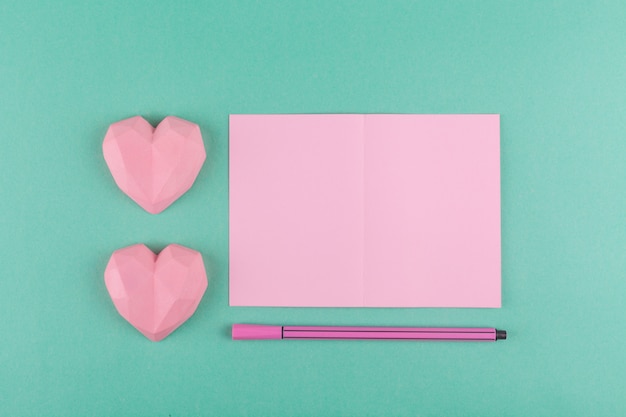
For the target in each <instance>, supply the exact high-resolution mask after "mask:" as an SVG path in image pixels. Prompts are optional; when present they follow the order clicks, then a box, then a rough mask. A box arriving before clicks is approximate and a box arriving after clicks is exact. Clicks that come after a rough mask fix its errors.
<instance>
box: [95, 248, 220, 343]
mask: <svg viewBox="0 0 626 417" xmlns="http://www.w3.org/2000/svg"><path fill="white" fill-rule="evenodd" d="M104 282H105V284H106V287H107V290H108V291H109V295H110V296H111V299H112V300H113V304H115V308H117V311H118V312H119V313H120V314H121V315H122V317H124V318H125V319H126V320H127V321H128V322H129V323H130V324H132V325H133V326H135V328H136V329H137V330H139V331H140V332H141V333H143V335H144V336H146V337H147V338H148V339H150V340H152V341H154V342H158V341H159V340H162V339H164V338H165V337H166V336H167V335H169V334H170V333H172V332H173V331H174V330H176V328H177V327H178V326H180V325H181V324H183V323H184V322H185V321H186V320H187V319H188V318H189V317H191V315H192V314H193V313H194V311H196V307H198V304H199V303H200V300H201V299H202V295H203V294H204V291H205V290H206V288H207V286H208V281H207V276H206V271H205V269H204V263H203V262H202V255H200V253H199V252H196V251H195V250H193V249H189V248H186V247H184V246H180V245H175V244H172V245H169V246H168V247H166V248H165V249H163V250H162V251H161V253H160V254H159V255H158V256H157V255H155V254H154V253H153V252H152V251H151V250H150V249H148V248H147V247H146V246H145V245H143V244H139V245H133V246H128V247H126V248H123V249H118V250H116V251H115V252H113V255H111V259H109V263H108V265H107V267H106V270H105V271H104Z"/></svg>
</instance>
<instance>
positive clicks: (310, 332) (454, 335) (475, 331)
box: [233, 324, 506, 342]
mask: <svg viewBox="0 0 626 417" xmlns="http://www.w3.org/2000/svg"><path fill="white" fill-rule="evenodd" d="M270 339H297V340H304V339H310V340H332V339H338V340H438V341H465V342H471V341H474V342H495V341H496V340H504V339H506V331H505V330H498V329H494V328H491V327H488V328H484V327H469V328H461V327H341V326H321V327H317V326H265V325H258V324H233V340H270Z"/></svg>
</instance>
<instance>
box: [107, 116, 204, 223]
mask: <svg viewBox="0 0 626 417" xmlns="http://www.w3.org/2000/svg"><path fill="white" fill-rule="evenodd" d="M102 151H103V153H104V159H105V160H106V163H107V165H108V167H109V170H110V171H111V174H112V175H113V179H114V180H115V182H116V184H117V186H118V187H119V188H120V189H121V190H122V191H124V193H126V195H128V196H129V197H130V198H132V199H133V200H134V201H135V202H136V203H137V204H139V205H140V206H141V207H143V208H144V209H145V210H146V211H147V212H149V213H152V214H157V213H160V212H162V211H163V210H165V209H166V208H167V207H168V206H169V205H170V204H172V203H173V202H174V201H176V200H177V199H178V198H179V197H180V196H181V195H183V194H184V193H185V192H186V191H187V190H189V188H191V186H192V185H193V182H194V181H195V179H196V177H197V176H198V172H200V168H202V163H203V162H204V160H205V159H206V152H205V150H204V142H203V141H202V134H201V133H200V127H199V126H198V125H197V124H195V123H191V122H188V121H186V120H183V119H180V118H178V117H174V116H168V117H166V118H165V119H163V120H162V121H161V123H159V125H158V126H157V128H156V129H155V128H153V127H152V125H151V124H150V123H148V122H147V121H146V120H145V119H144V118H143V117H141V116H135V117H131V118H130V119H125V120H122V121H120V122H117V123H113V124H112V125H111V126H110V127H109V129H108V130H107V133H106V136H105V137H104V141H103V143H102Z"/></svg>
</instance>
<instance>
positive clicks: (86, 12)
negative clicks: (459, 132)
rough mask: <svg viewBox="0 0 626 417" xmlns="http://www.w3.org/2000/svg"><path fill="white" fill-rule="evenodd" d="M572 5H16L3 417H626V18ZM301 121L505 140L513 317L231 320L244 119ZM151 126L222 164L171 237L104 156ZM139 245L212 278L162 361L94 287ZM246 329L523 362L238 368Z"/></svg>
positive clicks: (391, 359) (0, 389) (442, 313)
mask: <svg viewBox="0 0 626 417" xmlns="http://www.w3.org/2000/svg"><path fill="white" fill-rule="evenodd" d="M579 3H580V4H578V5H576V4H574V3H572V2H568V1H560V2H555V1H551V2H539V1H537V2H535V1H526V2H513V1H510V2H508V1H482V2H478V1H476V2H474V1H466V2H459V1H452V2H439V1H429V2H416V1H414V2H411V1H405V2H400V1H391V2H386V1H380V2H376V1H363V0H360V1H350V2H348V1H324V2H314V1H298V2H291V1H284V2H280V1H249V2H241V1H238V2H231V1H214V2H208V1H176V2H174V1H172V2H164V1H163V2H139V1H133V2H129V1H105V2H87V1H85V2H82V1H80V2H79V1H68V0H66V1H47V2H43V1H40V2H30V1H15V2H9V1H4V0H2V1H0V105H1V106H2V107H1V112H0V141H1V142H0V146H1V147H0V236H1V237H0V254H1V255H0V256H1V258H0V317H1V319H0V335H1V336H0V410H1V411H2V412H3V415H23V416H38V415H51V416H68V415H95V416H99V415H102V416H111V415H148V416H168V415H171V416H185V415H188V416H193V415H209V414H212V415H221V416H230V415H233V416H237V415H239V416H245V415H249V416H253V415H254V416H280V415H297V416H309V415H310V416H313V415H320V416H321V415H324V416H333V415H338V416H348V415H360V416H370V415H371V416H374V415H395V416H418V415H419V416H473V415H481V416H502V415H505V416H528V415H534V416H587V415H597V416H600V415H625V414H626V397H624V395H623V394H624V387H626V353H625V352H626V350H625V347H624V346H626V324H625V323H626V320H625V319H626V25H624V22H626V3H624V2H622V1H615V2H608V1H606V2H603V1H598V2H579ZM308 112H324V113H326V112H328V113H332V112H358V113H360V112H373V113H395V112H398V113H500V114H501V115H502V118H501V123H502V222H503V225H502V226H503V227H502V251H503V271H502V272H503V308H502V309H495V310H483V309H473V310H463V309H286V308H230V307H228V262H227V259H228V176H227V154H228V153H227V150H228V115H229V114H230V113H308ZM137 114H139V115H143V116H145V117H146V118H148V120H150V121H151V122H152V123H158V121H160V120H161V119H162V118H163V117H164V116H166V115H169V114H174V115H178V116H180V117H183V118H186V119H189V120H192V121H194V122H196V123H198V124H200V126H201V129H202V131H203V133H204V136H205V141H206V145H207V147H208V152H209V156H208V159H207V162H206V165H205V166H204V168H203V170H202V172H201V173H200V175H199V177H198V179H197V181H196V183H195V185H194V186H193V188H192V189H191V190H190V191H189V192H188V193H187V194H185V195H184V196H183V197H182V198H181V199H180V200H179V201H177V202H176V203H175V204H174V205H172V206H171V207H170V208H168V209H167V210H166V211H165V212H163V213H162V214H159V215H157V216H152V215H149V214H147V213H146V212H144V211H143V210H142V209H140V208H139V207H138V206H136V205H135V204H134V203H133V202H132V201H131V200H130V199H129V198H127V197H126V196H125V195H123V194H122V192H121V191H120V190H119V189H117V187H116V186H115V184H114V182H113V180H112V178H111V176H110V174H109V172H108V170H107V167H106V165H105V163H104V160H103V158H102V153H101V142H102V139H103V137H104V134H105V132H106V129H107V127H108V125H109V124H110V123H112V122H115V121H118V120H120V119H123V118H126V117H130V116H134V115H137ZM138 242H145V243H146V244H148V245H149V246H150V247H151V248H152V249H154V250H161V249H162V248H163V247H164V246H165V245H167V244H168V243H171V242H177V243H180V244H183V245H186V246H189V247H192V248H195V249H197V250H199V251H201V252H202V253H203V255H204V257H205V262H206V264H207V269H208V270H209V273H210V275H211V278H210V285H209V290H208V292H207V293H206V295H205V297H204V299H203V301H202V303H201V305H200V306H199V308H198V310H197V312H196V314H195V315H194V316H193V317H192V318H191V319H190V320H189V321H188V322H187V323H186V324H185V325H183V326H182V327H181V328H179V329H178V330H177V331H176V332H174V333H173V334H172V335H171V336H170V337H169V338H167V339H165V340H164V341H163V342H160V343H152V342H150V341H148V340H147V339H145V338H144V337H143V336H142V335H140V334H139V333H138V332H137V331H136V330H135V329H134V328H132V327H131V326H130V325H128V324H127V323H126V322H125V321H124V320H123V319H122V318H121V317H120V316H119V315H118V314H117V313H116V311H115V309H114V307H113V305H112V303H111V301H110V299H109V298H108V294H107V292H106V289H105V286H104V283H103V277H102V274H103V270H104V267H105V265H106V262H107V260H108V257H109V256H110V254H111V253H112V252H113V251H114V250H115V249H117V248H121V247H124V246H127V245H130V244H134V243H138ZM453 261H454V260H451V262H453ZM236 322H259V323H268V324H333V325H350V324H352V325H407V326H408V325H438V326H496V327H501V328H505V329H507V330H508V331H509V340H507V341H506V342H498V343H489V344H472V343H458V344H455V343H432V344H431V343H377V342H361V343H358V342H309V343H307V342H304V343H300V342H233V341H231V340H229V326H230V325H231V324H232V323H236Z"/></svg>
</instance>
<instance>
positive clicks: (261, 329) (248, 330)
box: [233, 324, 283, 340]
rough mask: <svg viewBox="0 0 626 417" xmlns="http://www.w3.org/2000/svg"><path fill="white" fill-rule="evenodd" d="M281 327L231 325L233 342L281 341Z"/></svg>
mask: <svg viewBox="0 0 626 417" xmlns="http://www.w3.org/2000/svg"><path fill="white" fill-rule="evenodd" d="M282 338H283V328H282V326H263V325H259V324H233V340H268V339H282Z"/></svg>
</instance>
